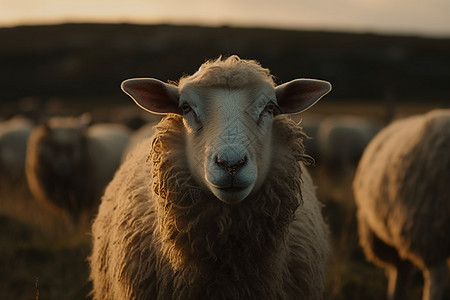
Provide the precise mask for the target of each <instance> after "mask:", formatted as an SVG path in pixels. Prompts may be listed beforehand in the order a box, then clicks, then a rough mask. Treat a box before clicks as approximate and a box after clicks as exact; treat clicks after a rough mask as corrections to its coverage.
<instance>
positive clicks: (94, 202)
mask: <svg viewBox="0 0 450 300" xmlns="http://www.w3.org/2000/svg"><path fill="white" fill-rule="evenodd" d="M89 124H90V117H88V118H86V115H82V116H81V117H80V118H71V117H55V118H52V119H50V120H49V121H48V123H46V124H41V125H40V126H38V127H36V129H35V130H34V131H33V132H32V133H31V135H30V138H29V143H28V151H27V159H26V175H27V180H28V184H29V187H30V190H31V192H32V194H33V195H34V196H35V198H36V199H38V200H40V201H41V202H42V203H45V204H47V205H49V206H51V207H53V208H55V209H56V210H58V211H61V212H64V213H68V215H69V216H70V217H71V219H72V221H73V222H74V223H75V224H76V223H78V221H79V218H80V217H81V215H82V214H83V213H85V212H91V211H93V210H94V211H95V209H96V208H97V206H98V204H99V203H100V198H101V195H102V194H103V192H104V189H105V187H106V185H107V184H108V182H109V181H110V180H111V179H112V178H113V175H114V172H115V171H116V170H117V169H118V167H119V165H120V160H121V155H122V152H123V150H124V149H125V147H126V145H127V143H128V139H129V136H130V131H129V129H127V128H126V127H125V126H123V125H118V124H95V125H92V126H89Z"/></svg>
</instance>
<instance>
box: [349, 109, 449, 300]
mask: <svg viewBox="0 0 450 300" xmlns="http://www.w3.org/2000/svg"><path fill="white" fill-rule="evenodd" d="M449 184H450V110H449V109H447V110H444V109H442V110H435V111H431V112H429V113H427V114H424V115H418V116H413V117H409V118H405V119H402V120H398V121H396V122H394V123H392V124H391V125H389V126H388V127H386V128H385V129H383V130H382V131H381V132H380V133H379V134H378V135H377V136H376V137H375V138H374V139H373V140H372V142H371V143H370V144H369V145H368V147H367V149H366V150H365V152H364V155H363V156H362V159H361V162H360V163H359V166H358V169H357V171H356V175H355V179H354V182H353V189H354V193H355V200H356V204H357V206H358V212H357V218H358V225H359V237H360V244H361V245H362V247H363V249H364V251H365V254H366V256H367V258H368V259H369V260H370V261H372V262H374V263H376V264H377V265H380V266H382V267H384V268H386V270H387V271H388V277H389V284H388V298H389V299H408V296H407V294H406V292H407V291H408V290H409V288H410V281H411V274H412V271H413V269H414V266H417V267H419V268H420V269H421V270H422V272H423V276H424V281H425V283H424V290H423V300H439V299H443V293H444V287H445V282H446V276H447V273H448V270H447V265H446V260H447V261H448V262H449V263H450V188H449Z"/></svg>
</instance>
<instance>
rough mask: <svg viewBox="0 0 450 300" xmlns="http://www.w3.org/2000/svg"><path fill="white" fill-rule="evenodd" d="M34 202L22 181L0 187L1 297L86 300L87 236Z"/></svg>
mask: <svg viewBox="0 0 450 300" xmlns="http://www.w3.org/2000/svg"><path fill="white" fill-rule="evenodd" d="M86 232H87V230H86V226H85V228H84V229H80V230H77V231H74V230H73V228H72V227H71V225H70V224H69V222H68V221H66V220H65V218H64V216H59V215H57V214H55V213H54V212H53V211H50V210H49V209H47V208H45V207H44V206H42V205H40V203H37V202H36V201H34V199H33V198H32V197H31V195H30V194H29V192H28V189H27V187H26V184H25V183H24V182H15V183H11V182H5V181H2V182H1V183H0V293H1V296H0V298H2V299H17V300H21V299H24V300H25V299H40V300H46V299H86V295H87V294H88V293H89V292H90V290H91V287H90V283H89V282H88V280H87V279H88V264H87V262H86V257H87V256H88V255H89V236H88V235H87V233H86Z"/></svg>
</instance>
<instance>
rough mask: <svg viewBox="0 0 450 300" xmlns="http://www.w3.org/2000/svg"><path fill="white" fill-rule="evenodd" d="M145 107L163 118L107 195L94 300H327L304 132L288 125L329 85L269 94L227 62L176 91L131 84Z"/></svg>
mask: <svg viewBox="0 0 450 300" xmlns="http://www.w3.org/2000/svg"><path fill="white" fill-rule="evenodd" d="M122 88H123V90H124V91H125V92H126V93H127V94H129V95H130V96H131V97H132V98H133V99H134V100H135V101H136V103H137V104H138V105H140V106H141V107H143V108H144V109H146V110H148V111H150V112H153V113H160V114H169V115H168V116H167V117H166V118H165V119H163V120H162V121H161V122H160V123H159V125H158V126H157V128H156V134H155V136H154V137H153V138H152V139H149V140H147V141H146V142H145V143H143V144H140V145H139V146H138V147H137V148H135V150H134V151H132V152H131V153H130V154H129V155H128V157H127V159H126V161H125V162H124V163H123V164H122V166H121V168H120V169H119V171H118V172H117V173H116V176H115V178H114V179H113V181H112V182H111V183H110V184H109V186H108V187H107V189H106V192H105V195H104V196H103V198H102V203H101V205H100V208H99V213H98V216H97V218H96V220H95V222H94V224H93V251H92V256H91V258H90V265H91V279H92V281H93V286H94V298H95V299H183V300H185V299H322V290H323V278H324V274H325V269H326V262H327V257H328V251H329V249H328V240H327V236H328V229H327V226H326V225H325V223H324V221H323V218H322V215H321V204H320V203H319V202H318V200H317V198H316V196H315V191H314V186H313V184H312V181H311V178H310V177H309V175H308V173H307V171H306V169H305V168H304V166H303V163H304V162H305V161H308V158H307V156H305V154H304V148H303V145H302V139H303V138H304V134H303V132H302V131H301V129H300V127H299V126H297V125H296V124H295V123H294V122H293V121H291V120H289V119H288V118H287V117H285V116H283V114H284V113H294V112H299V111H302V110H305V109H307V108H308V107H309V106H311V105H313V104H314V103H315V102H317V101H318V100H319V99H320V98H321V97H322V96H323V95H325V94H326V93H328V91H329V90H330V88H331V86H330V84H329V83H328V82H325V81H319V80H312V79H298V80H294V81H291V82H288V83H285V84H283V85H280V86H277V87H274V83H273V80H272V76H271V75H270V72H269V70H267V69H264V68H262V67H261V66H260V65H259V64H258V63H257V62H255V61H250V60H242V59H240V58H238V57H237V56H232V57H230V58H228V59H226V60H221V59H218V60H215V61H209V62H206V63H204V64H203V65H202V66H201V67H200V69H199V70H198V71H197V72H196V73H195V74H194V75H192V76H189V77H185V78H182V79H181V80H180V83H179V85H178V86H174V85H170V84H166V83H163V82H161V81H159V80H156V79H130V80H126V81H125V82H124V83H123V84H122Z"/></svg>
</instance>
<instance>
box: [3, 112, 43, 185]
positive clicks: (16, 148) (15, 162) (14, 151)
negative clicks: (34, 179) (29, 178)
mask: <svg viewBox="0 0 450 300" xmlns="http://www.w3.org/2000/svg"><path fill="white" fill-rule="evenodd" d="M34 126H35V125H34V122H33V121H31V120H29V119H28V118H25V117H22V116H16V117H13V118H11V119H9V120H7V121H3V122H0V179H1V180H6V181H7V182H10V183H14V182H18V181H21V180H24V179H25V155H26V150H27V140H28V137H29V135H30V133H31V131H32V130H33V127H34Z"/></svg>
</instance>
